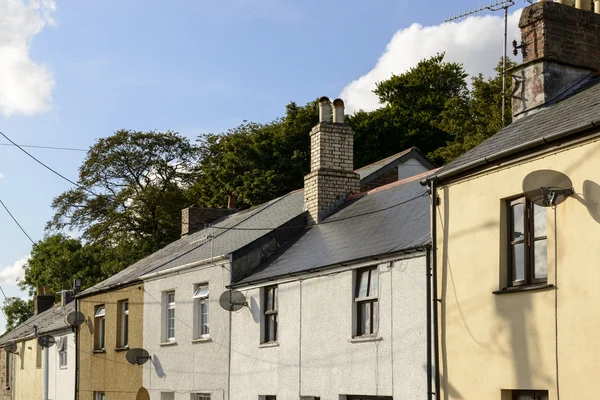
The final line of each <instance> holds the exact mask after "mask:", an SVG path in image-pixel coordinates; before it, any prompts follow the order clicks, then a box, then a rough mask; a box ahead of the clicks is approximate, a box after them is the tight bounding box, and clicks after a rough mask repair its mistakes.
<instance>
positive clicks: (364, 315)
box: [358, 301, 371, 335]
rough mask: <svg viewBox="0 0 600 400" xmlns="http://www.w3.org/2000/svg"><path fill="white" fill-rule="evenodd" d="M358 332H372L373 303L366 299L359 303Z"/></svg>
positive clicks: (363, 333)
mask: <svg viewBox="0 0 600 400" xmlns="http://www.w3.org/2000/svg"><path fill="white" fill-rule="evenodd" d="M358 308H359V310H358V311H359V312H358V314H359V315H358V317H359V320H358V334H359V335H366V334H369V333H371V303H370V302H368V301H364V302H361V303H359V304H358Z"/></svg>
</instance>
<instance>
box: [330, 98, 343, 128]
mask: <svg viewBox="0 0 600 400" xmlns="http://www.w3.org/2000/svg"><path fill="white" fill-rule="evenodd" d="M333 108H334V111H333V122H334V123H338V124H343V123H344V100H342V99H335V100H334V101H333Z"/></svg>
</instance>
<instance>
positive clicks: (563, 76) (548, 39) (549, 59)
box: [509, 1, 600, 119]
mask: <svg viewBox="0 0 600 400" xmlns="http://www.w3.org/2000/svg"><path fill="white" fill-rule="evenodd" d="M579 6H580V7H581V9H579V8H575V7H572V6H569V5H566V4H561V3H555V2H552V1H540V2H538V3H536V4H534V5H531V6H529V7H527V8H525V9H524V10H523V13H522V14H521V20H520V21H519V28H521V45H522V46H523V64H521V65H519V66H517V67H516V68H514V69H513V70H512V71H509V72H510V74H511V75H512V77H513V98H512V109H513V119H518V118H520V117H523V116H526V115H528V114H530V113H532V112H535V111H537V110H539V109H541V108H543V106H544V105H545V104H547V103H548V102H550V101H551V100H553V99H554V98H555V97H557V96H558V95H560V94H561V93H562V92H564V91H565V90H566V89H567V88H569V87H570V86H572V85H573V84H575V83H577V81H579V80H580V79H582V78H584V77H585V76H586V75H589V74H590V73H592V72H597V71H598V70H599V69H600V15H598V14H595V13H594V12H592V11H591V4H590V5H589V7H587V6H585V4H583V2H580V5H579Z"/></svg>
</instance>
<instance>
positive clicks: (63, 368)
mask: <svg viewBox="0 0 600 400" xmlns="http://www.w3.org/2000/svg"><path fill="white" fill-rule="evenodd" d="M68 368H69V367H58V369H63V370H64V369H68Z"/></svg>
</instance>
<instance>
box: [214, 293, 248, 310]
mask: <svg viewBox="0 0 600 400" xmlns="http://www.w3.org/2000/svg"><path fill="white" fill-rule="evenodd" d="M219 304H220V305H221V307H222V308H223V309H224V310H227V311H239V310H241V309H242V308H244V307H245V306H247V305H248V303H247V302H246V296H245V295H244V293H242V292H239V291H237V290H226V291H225V292H223V294H221V296H220V297H219Z"/></svg>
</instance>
